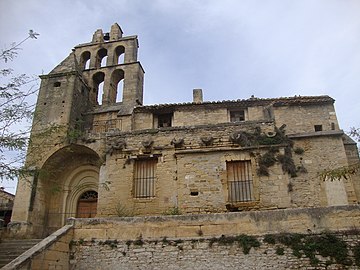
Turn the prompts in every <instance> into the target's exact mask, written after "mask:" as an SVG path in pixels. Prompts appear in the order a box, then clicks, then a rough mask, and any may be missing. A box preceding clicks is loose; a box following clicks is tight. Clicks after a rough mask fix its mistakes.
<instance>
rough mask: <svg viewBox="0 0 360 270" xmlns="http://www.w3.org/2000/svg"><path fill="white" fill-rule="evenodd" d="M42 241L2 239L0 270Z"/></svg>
mask: <svg viewBox="0 0 360 270" xmlns="http://www.w3.org/2000/svg"><path fill="white" fill-rule="evenodd" d="M41 240H42V239H21V240H14V239H2V240H1V242H0V268H2V267H3V266H5V265H6V264H8V263H9V262H11V261H12V260H14V259H15V258H17V257H18V256H19V255H21V254H22V253H24V252H25V251H26V250H28V249H30V248H31V247H33V246H35V245H36V244H37V243H39V242H40V241H41Z"/></svg>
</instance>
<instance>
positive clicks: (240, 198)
mask: <svg viewBox="0 0 360 270" xmlns="http://www.w3.org/2000/svg"><path fill="white" fill-rule="evenodd" d="M226 170H227V181H228V191H229V202H248V201H252V200H253V180H252V173H251V161H250V160H245V161H229V162H227V163H226Z"/></svg>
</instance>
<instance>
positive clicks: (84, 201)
mask: <svg viewBox="0 0 360 270" xmlns="http://www.w3.org/2000/svg"><path fill="white" fill-rule="evenodd" d="M96 210H97V192H96V191H87V192H84V194H83V195H81V197H80V199H79V201H78V206H77V211H76V217H78V218H93V217H95V216H96Z"/></svg>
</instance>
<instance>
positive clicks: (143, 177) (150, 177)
mask: <svg viewBox="0 0 360 270" xmlns="http://www.w3.org/2000/svg"><path fill="white" fill-rule="evenodd" d="M156 163H157V160H156V159H139V160H135V165H134V197H135V198H151V197H155V169H156Z"/></svg>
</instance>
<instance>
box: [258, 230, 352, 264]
mask: <svg viewBox="0 0 360 270" xmlns="http://www.w3.org/2000/svg"><path fill="white" fill-rule="evenodd" d="M263 241H264V242H265V243H268V244H271V245H275V244H282V245H284V246H286V247H289V248H291V249H292V253H293V255H294V256H296V257H298V258H301V257H302V256H306V257H307V258H309V259H310V263H311V264H312V265H318V264H319V262H320V261H319V259H318V258H317V257H316V255H321V256H322V257H324V258H328V261H326V264H328V265H330V264H334V263H336V264H341V265H352V261H351V259H350V258H349V251H348V247H347V244H346V242H345V241H344V240H342V239H340V238H339V237H337V236H335V235H334V234H331V233H323V234H320V235H304V234H277V235H266V236H265V237H264V240H263ZM280 248H281V247H279V246H278V247H277V250H279V249H280ZM276 253H277V254H278V253H280V251H279V252H276ZM278 255H281V254H278Z"/></svg>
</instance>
